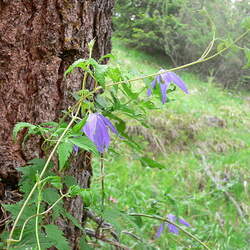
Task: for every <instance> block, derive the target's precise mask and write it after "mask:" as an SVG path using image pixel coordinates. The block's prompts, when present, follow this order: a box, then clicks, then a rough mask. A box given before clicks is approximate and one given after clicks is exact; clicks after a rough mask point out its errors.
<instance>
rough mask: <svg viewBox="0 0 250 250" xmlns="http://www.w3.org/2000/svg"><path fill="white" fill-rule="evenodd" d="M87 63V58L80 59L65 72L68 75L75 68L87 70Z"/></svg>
mask: <svg viewBox="0 0 250 250" xmlns="http://www.w3.org/2000/svg"><path fill="white" fill-rule="evenodd" d="M86 65H87V61H86V60H85V59H78V60H76V61H75V62H74V63H73V64H71V65H70V66H69V67H68V69H67V70H66V71H65V72H64V76H66V75H67V74H68V73H71V72H72V71H73V70H74V69H75V68H81V69H83V70H86V69H87V68H86Z"/></svg>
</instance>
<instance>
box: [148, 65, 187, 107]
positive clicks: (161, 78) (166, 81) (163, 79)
mask: <svg viewBox="0 0 250 250" xmlns="http://www.w3.org/2000/svg"><path fill="white" fill-rule="evenodd" d="M161 71H164V70H161ZM161 71H160V72H161ZM170 83H174V84H175V85H176V86H178V87H179V88H180V89H181V90H182V91H184V92H185V93H186V94H188V89H187V87H186V84H185V83H184V82H183V81H182V79H181V78H180V77H179V76H178V75H176V74H175V73H174V72H165V73H162V74H160V75H158V76H156V78H155V79H154V80H153V81H152V82H151V86H150V87H149V88H148V91H147V95H148V96H150V95H151V94H152V89H154V88H155V87H156V85H157V84H159V85H160V89H161V96H162V99H161V101H162V103H163V104H164V103H165V102H166V100H167V90H168V88H169V86H170Z"/></svg>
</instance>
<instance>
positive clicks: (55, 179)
mask: <svg viewBox="0 0 250 250" xmlns="http://www.w3.org/2000/svg"><path fill="white" fill-rule="evenodd" d="M43 182H47V183H50V184H51V185H52V186H53V187H55V188H57V189H61V188H62V178H61V177H60V176H48V177H46V178H45V179H43Z"/></svg>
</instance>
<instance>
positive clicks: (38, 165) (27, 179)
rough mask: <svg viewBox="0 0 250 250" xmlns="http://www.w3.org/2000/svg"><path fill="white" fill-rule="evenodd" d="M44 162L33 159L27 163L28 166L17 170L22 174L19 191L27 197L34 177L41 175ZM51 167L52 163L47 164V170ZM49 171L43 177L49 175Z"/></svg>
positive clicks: (33, 182) (34, 179)
mask: <svg viewBox="0 0 250 250" xmlns="http://www.w3.org/2000/svg"><path fill="white" fill-rule="evenodd" d="M45 163H46V161H45V160H44V159H40V158H35V159H33V160H31V161H29V162H28V164H29V165H28V166H24V167H20V168H17V170H18V171H20V172H21V173H22V177H21V180H20V182H19V184H20V190H21V191H22V192H23V193H24V196H25V195H27V194H28V193H29V192H30V190H31V189H32V187H33V185H34V184H35V182H36V175H37V174H39V173H41V171H42V169H43V167H44V165H45ZM52 167H53V163H50V164H49V168H52ZM50 174H51V173H50V172H49V171H47V172H46V174H45V177H46V176H47V175H50Z"/></svg>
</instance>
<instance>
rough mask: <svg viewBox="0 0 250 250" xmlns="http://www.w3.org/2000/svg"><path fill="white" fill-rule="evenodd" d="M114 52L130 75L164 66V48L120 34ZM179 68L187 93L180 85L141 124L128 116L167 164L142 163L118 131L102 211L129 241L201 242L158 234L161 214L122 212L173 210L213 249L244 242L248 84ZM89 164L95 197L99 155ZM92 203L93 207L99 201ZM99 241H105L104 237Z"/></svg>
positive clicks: (140, 244)
mask: <svg viewBox="0 0 250 250" xmlns="http://www.w3.org/2000/svg"><path fill="white" fill-rule="evenodd" d="M112 53H113V54H114V55H115V57H116V59H115V60H113V61H112V63H118V64H120V65H122V67H123V69H124V67H125V68H126V71H127V75H128V77H129V78H133V77H135V76H138V75H143V74H148V73H153V72H156V71H157V70H159V69H161V68H164V69H166V68H168V67H169V65H168V62H167V59H166V58H164V57H162V56H161V55H149V54H146V53H143V52H141V51H138V50H135V49H131V48H127V47H125V46H124V45H123V43H122V42H121V41H119V40H118V39H114V40H113V52H112ZM177 73H178V74H179V75H180V76H181V78H182V79H183V80H184V81H185V83H186V84H187V86H188V88H189V91H190V94H189V95H186V94H184V93H182V92H181V91H180V90H179V89H177V90H176V91H174V92H173V93H171V95H169V96H170V102H169V103H167V104H166V105H161V104H160V102H159V101H158V102H159V104H158V109H157V110H153V111H152V112H151V113H149V114H148V124H147V125H148V126H147V127H146V128H145V127H143V126H141V125H140V124H137V123H135V122H131V121H130V120H129V118H126V121H127V123H128V126H127V131H128V133H129V134H130V135H131V136H133V138H134V140H136V141H137V143H139V144H140V145H143V148H145V152H147V153H146V154H148V156H150V157H153V158H154V159H156V160H158V161H159V162H160V163H161V164H162V165H164V168H163V169H157V168H149V167H143V166H142V165H141V164H140V162H139V161H138V158H137V155H136V154H133V153H132V154H131V152H130V150H129V149H128V148H127V146H126V145H124V143H123V142H122V140H119V139H116V140H115V142H114V143H113V144H112V147H113V149H117V148H118V146H119V154H117V153H115V152H114V153H111V154H109V155H108V156H106V159H105V193H106V198H107V201H106V202H107V203H108V204H109V207H110V209H109V211H107V214H106V218H107V220H108V221H110V222H112V223H113V225H114V226H115V227H116V229H117V230H118V232H120V233H121V237H122V240H121V242H122V243H124V244H125V245H128V246H130V247H131V248H132V249H203V247H202V246H201V245H200V244H199V243H197V242H196V241H195V240H193V239H191V238H190V237H188V236H187V235H186V234H184V233H180V234H179V235H174V234H171V233H169V232H168V229H167V227H165V229H164V231H163V233H162V234H161V235H160V237H156V233H157V230H158V228H159V226H160V224H161V222H160V221H157V220H154V219H151V218H144V217H134V218H131V219H128V218H127V217H125V216H124V217H123V215H122V213H123V212H126V213H142V214H150V215H156V216H157V215H158V216H162V217H165V216H167V214H174V215H176V216H178V217H180V218H183V219H185V220H186V221H187V222H188V223H190V225H191V227H185V226H183V225H181V224H180V225H181V226H182V227H183V228H184V229H185V230H187V231H188V232H190V233H192V234H193V235H195V236H196V237H197V238H199V239H200V240H201V241H202V242H204V243H205V244H206V245H207V246H208V247H209V248H210V249H226V250H229V249H242V250H243V249H249V245H250V240H249V239H250V235H249V232H250V227H249V220H248V215H249V213H250V208H249V204H250V191H249V183H248V181H249V176H250V170H249V164H250V156H249V155H250V133H249V132H250V113H249V108H250V99H249V97H248V96H247V93H246V92H243V91H242V92H240V91H234V90H225V89H222V88H220V87H219V84H217V83H216V82H214V79H213V78H212V77H208V78H203V77H202V76H198V75H194V74H192V73H190V70H189V69H186V70H184V71H180V72H177ZM142 85H143V83H139V86H142ZM136 86H138V85H135V87H134V88H137V87H136ZM145 98H148V97H146V94H145ZM150 98H155V99H156V97H150ZM155 101H156V102H157V100H155ZM114 138H115V137H114ZM111 151H112V150H111ZM94 170H95V174H94V176H95V177H94V179H93V181H92V189H93V190H94V191H93V193H95V194H96V195H94V196H95V198H93V197H92V199H95V200H96V201H98V200H99V198H98V197H99V196H100V195H99V194H100V188H101V186H100V178H101V177H100V171H99V163H98V160H96V161H95V162H94ZM94 204H95V205H94V206H96V209H97V210H98V209H99V208H98V204H99V202H94ZM120 212H122V213H120ZM104 217H105V216H104ZM131 234H132V236H131ZM136 237H137V238H136ZM103 249H109V248H107V246H106V245H103Z"/></svg>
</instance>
